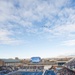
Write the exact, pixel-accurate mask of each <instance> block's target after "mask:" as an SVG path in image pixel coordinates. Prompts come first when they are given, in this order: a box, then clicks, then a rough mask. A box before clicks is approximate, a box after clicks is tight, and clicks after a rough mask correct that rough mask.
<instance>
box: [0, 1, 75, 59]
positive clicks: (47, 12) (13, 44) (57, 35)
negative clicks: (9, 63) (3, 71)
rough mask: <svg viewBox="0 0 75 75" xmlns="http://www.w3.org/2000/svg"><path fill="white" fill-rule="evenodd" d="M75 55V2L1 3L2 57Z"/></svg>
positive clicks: (0, 55)
mask: <svg viewBox="0 0 75 75" xmlns="http://www.w3.org/2000/svg"><path fill="white" fill-rule="evenodd" d="M74 53H75V0H0V57H1V58H14V57H19V58H30V57H32V56H40V57H42V58H43V57H45V58H46V57H56V56H59V55H68V54H74Z"/></svg>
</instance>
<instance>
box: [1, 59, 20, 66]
mask: <svg viewBox="0 0 75 75" xmlns="http://www.w3.org/2000/svg"><path fill="white" fill-rule="evenodd" d="M19 65H21V62H20V60H18V59H0V66H19Z"/></svg>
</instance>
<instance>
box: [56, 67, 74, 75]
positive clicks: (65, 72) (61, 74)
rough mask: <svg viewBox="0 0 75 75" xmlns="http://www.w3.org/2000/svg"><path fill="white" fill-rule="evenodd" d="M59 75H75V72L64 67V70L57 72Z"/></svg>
mask: <svg viewBox="0 0 75 75" xmlns="http://www.w3.org/2000/svg"><path fill="white" fill-rule="evenodd" d="M57 75H75V72H74V71H73V70H70V69H68V68H66V67H64V68H63V69H61V70H59V71H58V72H57Z"/></svg>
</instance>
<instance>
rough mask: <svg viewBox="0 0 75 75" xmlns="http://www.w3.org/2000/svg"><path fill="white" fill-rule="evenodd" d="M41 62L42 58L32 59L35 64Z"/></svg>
mask: <svg viewBox="0 0 75 75" xmlns="http://www.w3.org/2000/svg"><path fill="white" fill-rule="evenodd" d="M40 61H41V58H40V57H32V58H31V62H33V63H39V62H40Z"/></svg>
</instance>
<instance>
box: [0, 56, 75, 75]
mask: <svg viewBox="0 0 75 75" xmlns="http://www.w3.org/2000/svg"><path fill="white" fill-rule="evenodd" d="M54 60H55V61H54ZM2 61H4V62H5V63H6V64H3V65H1V64H0V65H1V66H0V75H75V58H61V59H59V58H52V59H41V58H40V57H31V58H30V59H26V60H18V59H13V60H12V59H11V60H10V59H0V63H1V62H2ZM13 64H16V65H17V66H16V65H13Z"/></svg>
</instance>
